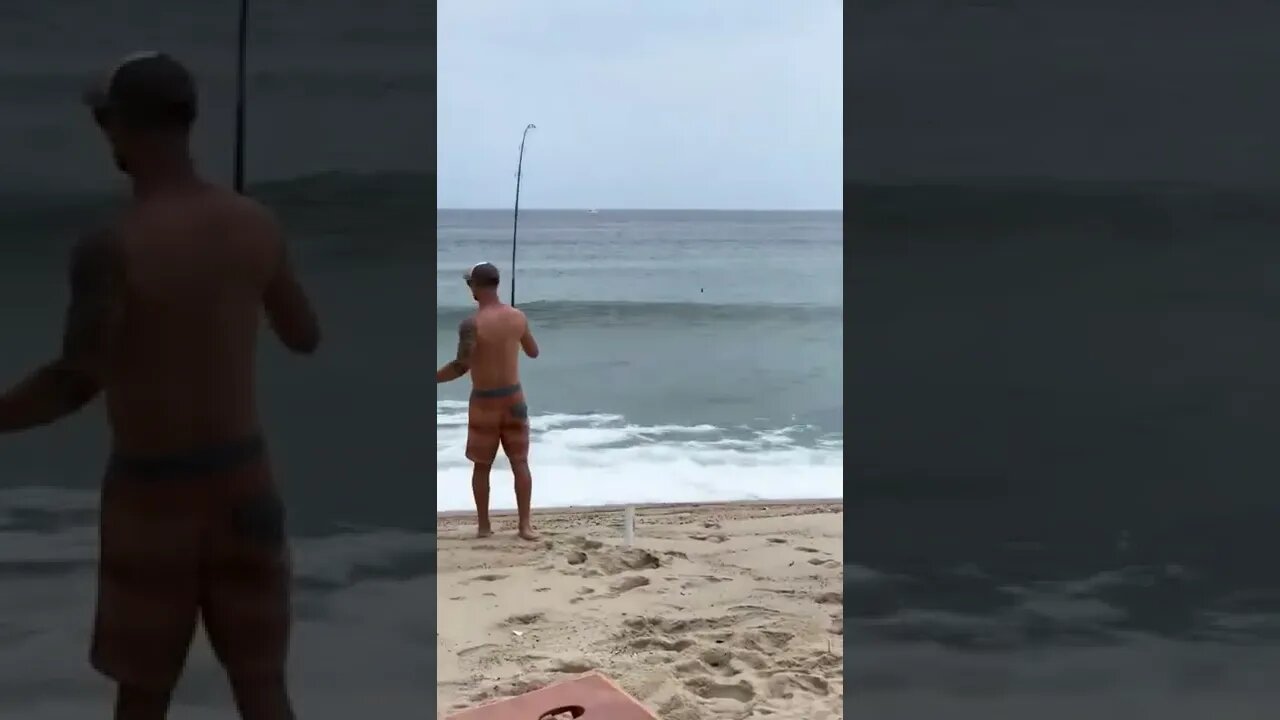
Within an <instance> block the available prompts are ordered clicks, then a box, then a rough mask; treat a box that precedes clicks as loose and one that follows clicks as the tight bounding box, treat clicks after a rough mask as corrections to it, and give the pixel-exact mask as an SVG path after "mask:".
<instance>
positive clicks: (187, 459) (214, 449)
mask: <svg viewBox="0 0 1280 720" xmlns="http://www.w3.org/2000/svg"><path fill="white" fill-rule="evenodd" d="M266 448H267V443H266V441H265V440H264V439H263V438H262V436H261V435H251V436H249V437H246V438H241V439H239V440H232V441H229V442H225V443H218V444H216V445H206V446H205V447H202V448H197V449H195V450H190V451H188V452H183V453H177V454H174V455H121V454H117V453H113V454H112V455H111V460H110V461H109V463H108V466H107V467H108V471H110V472H115V473H121V474H125V475H134V476H144V477H145V476H153V477H171V476H174V475H205V474H210V473H219V472H226V471H228V470H234V469H235V468H237V467H240V466H242V465H245V464H247V463H250V462H253V461H255V460H258V459H260V458H262V456H263V455H264V454H266Z"/></svg>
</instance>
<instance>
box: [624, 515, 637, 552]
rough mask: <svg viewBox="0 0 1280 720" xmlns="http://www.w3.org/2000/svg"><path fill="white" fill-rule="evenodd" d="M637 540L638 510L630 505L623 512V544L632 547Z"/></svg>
mask: <svg viewBox="0 0 1280 720" xmlns="http://www.w3.org/2000/svg"><path fill="white" fill-rule="evenodd" d="M635 539H636V509H635V507H634V506H632V505H628V506H627V507H626V508H625V509H623V511H622V543H623V544H624V545H626V546H627V547H631V545H632V543H634V542H635Z"/></svg>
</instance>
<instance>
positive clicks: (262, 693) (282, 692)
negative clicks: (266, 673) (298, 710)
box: [231, 678, 294, 720]
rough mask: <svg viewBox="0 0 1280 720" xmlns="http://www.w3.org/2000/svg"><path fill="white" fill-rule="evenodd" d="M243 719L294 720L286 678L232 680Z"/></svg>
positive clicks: (233, 692) (237, 706) (233, 691)
mask: <svg viewBox="0 0 1280 720" xmlns="http://www.w3.org/2000/svg"><path fill="white" fill-rule="evenodd" d="M231 692H232V694H233V695H234V696H235V699H236V709H237V710H239V711H240V718H241V720H294V715H293V707H292V706H291V705H290V703H289V692H288V690H286V689H285V682H284V678H252V679H247V678H246V679H241V680H236V679H234V678H233V679H232V680H231Z"/></svg>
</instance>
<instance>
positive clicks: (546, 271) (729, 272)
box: [436, 209, 844, 509]
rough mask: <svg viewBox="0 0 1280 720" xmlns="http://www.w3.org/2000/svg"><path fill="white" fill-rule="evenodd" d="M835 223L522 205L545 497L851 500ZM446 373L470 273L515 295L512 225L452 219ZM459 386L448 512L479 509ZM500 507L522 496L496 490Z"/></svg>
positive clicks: (525, 368) (451, 426)
mask: <svg viewBox="0 0 1280 720" xmlns="http://www.w3.org/2000/svg"><path fill="white" fill-rule="evenodd" d="M841 223H842V217H841V213H840V212H839V211H834V212H744V211H667V210H605V209H601V210H598V211H594V212H593V211H590V210H587V209H582V210H524V211H521V213H520V225H519V236H518V246H517V258H516V274H515V290H516V303H517V305H518V306H519V307H520V308H522V309H523V310H524V311H525V312H526V314H527V315H528V317H529V320H530V324H531V327H532V329H533V331H534V334H535V336H536V337H537V339H538V342H539V344H540V346H541V348H542V355H541V356H540V357H539V358H538V359H536V360H525V361H524V362H523V363H522V368H521V379H522V381H523V384H524V386H525V389H526V393H527V395H528V398H529V404H530V410H531V424H532V428H533V450H532V453H531V457H530V463H531V466H532V469H533V474H534V480H535V483H536V485H537V494H538V498H539V502H541V503H543V504H547V505H587V504H598V503H620V502H659V501H692V500H710V499H717V500H731V499H749V498H788V497H790V498H796V497H840V496H841V493H842V482H843V475H842V472H843V446H844V435H843V367H842V359H843V336H842V325H843V318H844V308H843V300H842V288H841V272H842V252H843V246H842V242H843V239H842V235H841ZM437 228H438V233H439V247H438V251H437V256H436V257H437V278H436V301H437V303H438V305H437V317H436V321H437V322H436V332H437V340H436V362H437V364H440V363H443V362H445V361H447V360H448V359H449V358H451V357H453V353H454V351H455V348H456V343H457V325H458V323H459V322H460V321H461V320H462V319H463V318H464V317H465V316H466V315H467V314H468V313H470V312H471V311H472V309H473V308H474V303H473V301H472V299H471V296H470V291H469V290H468V288H467V287H466V285H465V284H464V282H463V280H462V276H463V274H464V273H465V272H466V270H467V269H468V268H469V267H470V266H471V265H473V264H474V263H476V262H479V261H490V262H493V263H495V264H496V265H498V267H499V268H500V269H501V270H502V272H503V273H504V277H503V281H502V285H501V287H500V290H501V291H502V294H503V298H504V299H508V298H509V292H510V290H511V241H512V237H511V235H512V215H511V212H510V211H499V210H443V209H442V210H440V212H439V215H438V217H437ZM468 389H469V385H468V383H467V381H466V380H462V381H458V382H455V383H452V384H449V385H444V386H441V388H440V392H439V395H438V397H437V404H436V417H437V428H438V432H437V435H436V439H437V461H436V462H437V473H438V478H439V495H438V504H439V506H440V507H441V509H463V508H466V507H469V506H470V504H471V500H470V496H469V493H470V488H469V483H468V481H467V479H468V478H469V476H470V466H469V465H468V464H467V462H466V459H465V457H464V455H463V452H464V446H465V439H466V397H467V393H468ZM497 485H498V486H499V487H495V503H498V504H506V505H508V506H510V505H511V503H512V502H513V498H512V497H511V491H510V488H509V487H502V486H505V485H507V483H505V482H503V481H501V480H499V481H497Z"/></svg>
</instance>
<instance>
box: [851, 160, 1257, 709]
mask: <svg viewBox="0 0 1280 720" xmlns="http://www.w3.org/2000/svg"><path fill="white" fill-rule="evenodd" d="M852 198H853V201H852V202H851V203H850V209H849V213H850V219H849V223H850V233H851V235H852V238H853V240H852V243H853V244H852V245H851V247H853V248H856V250H855V251H854V252H853V254H852V255H851V257H850V267H851V271H850V279H849V285H848V287H849V288H850V296H851V297H850V302H851V304H854V305H856V306H857V307H859V308H866V311H865V312H863V313H859V316H858V320H857V322H856V330H855V331H854V335H853V338H856V344H857V346H858V347H859V348H861V350H860V351H859V352H856V353H850V355H849V357H850V360H849V374H848V377H849V387H848V393H849V397H850V398H856V402H851V403H850V410H849V418H850V419H849V422H850V423H851V427H850V435H851V437H852V438H853V445H852V447H851V451H850V453H849V459H848V468H849V470H848V472H849V476H850V481H849V482H848V483H847V484H846V490H845V492H846V512H848V522H849V528H850V529H851V530H850V544H849V550H848V552H847V553H846V558H845V559H846V562H848V563H849V565H848V566H847V567H846V568H845V597H844V600H845V613H846V620H847V626H848V627H847V628H846V629H847V634H846V636H845V637H846V642H847V643H848V645H847V652H846V656H845V657H846V674H847V677H848V678H849V680H848V682H849V683H850V685H851V686H852V687H853V690H852V691H851V695H850V698H851V705H850V707H851V712H860V713H864V714H868V715H870V716H875V717H878V718H914V717H944V716H945V717H952V718H1002V719H1003V718H1015V717H1030V716H1036V717H1047V718H1057V717H1062V718H1067V717H1080V716H1085V715H1087V716H1090V717H1097V718H1121V717H1140V716H1147V717H1161V718H1205V717H1233V718H1262V717H1269V716H1270V715H1271V714H1272V713H1273V707H1274V703H1275V702H1276V700H1277V696H1276V690H1275V684H1274V682H1273V680H1272V678H1274V676H1275V672H1276V670H1277V669H1278V668H1280V649H1278V648H1277V645H1278V643H1280V592H1278V589H1280V566H1278V565H1277V564H1276V562H1275V561H1274V557H1273V555H1274V553H1273V549H1274V548H1275V547H1277V545H1278V544H1280V522H1277V520H1278V518H1280V516H1278V514H1277V508H1280V486H1278V485H1277V484H1276V482H1275V478H1276V476H1277V471H1278V470H1280V465H1278V463H1277V462H1276V459H1275V458H1276V456H1275V442H1274V429H1275V428H1276V427H1277V426H1280V383H1277V380H1276V378H1277V374H1276V368H1277V367H1280V332H1277V331H1278V330H1280V326H1278V325H1277V319H1278V316H1277V314H1276V299H1277V284H1276V281H1277V279H1278V278H1277V274H1276V267H1277V262H1276V260H1277V246H1276V243H1275V237H1276V235H1277V230H1280V197H1277V196H1275V195H1273V194H1268V193H1263V192H1252V193H1251V192H1243V191H1242V192H1223V191H1214V190H1210V189H1205V188H1198V187H1186V186H1137V185H1076V184H1064V183H1043V184H1039V185H1030V184H1028V183H1016V184H1007V185H1001V184H997V183H990V182H988V183H980V182H976V181H973V182H956V183H954V184H951V185H947V184H937V185H899V186H886V185H880V186H876V185H867V186H858V187H854V188H852ZM853 338H851V343H853V342H854V339H853Z"/></svg>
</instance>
